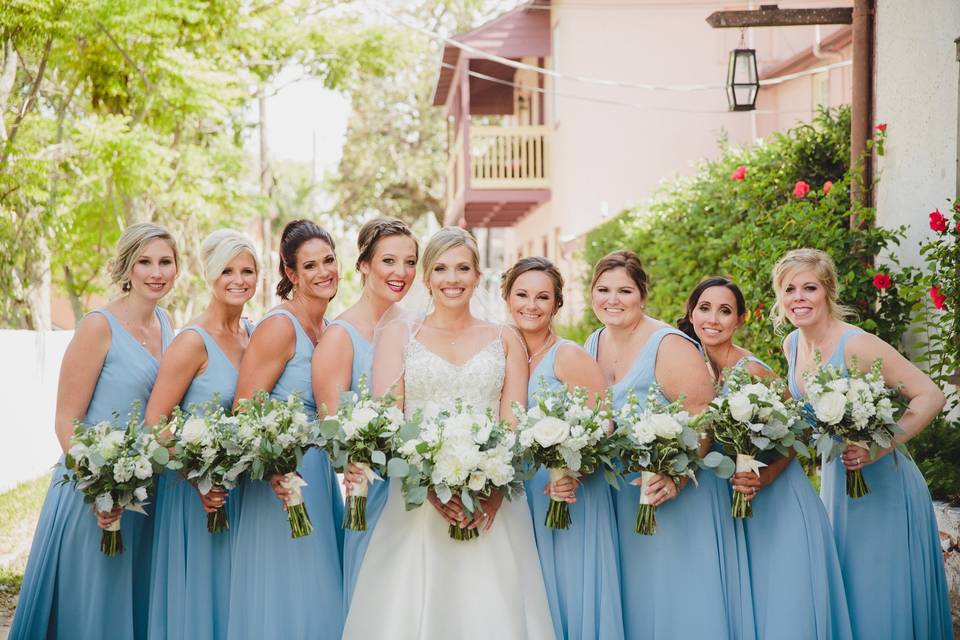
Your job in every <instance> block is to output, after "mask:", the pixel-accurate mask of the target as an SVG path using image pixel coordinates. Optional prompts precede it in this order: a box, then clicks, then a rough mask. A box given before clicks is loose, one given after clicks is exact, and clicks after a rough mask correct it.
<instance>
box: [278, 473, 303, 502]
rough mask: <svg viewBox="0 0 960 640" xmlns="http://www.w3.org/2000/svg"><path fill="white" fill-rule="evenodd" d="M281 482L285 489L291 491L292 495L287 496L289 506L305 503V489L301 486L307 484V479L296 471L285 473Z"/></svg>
mask: <svg viewBox="0 0 960 640" xmlns="http://www.w3.org/2000/svg"><path fill="white" fill-rule="evenodd" d="M280 484H281V485H283V488H284V489H287V490H289V491H290V497H289V498H287V506H288V507H295V506H297V505H298V504H303V491H301V488H302V487H305V486H307V481H306V480H304V479H303V478H301V477H300V476H299V475H297V472H296V471H291V472H290V473H287V474H285V475H284V476H283V480H281V481H280Z"/></svg>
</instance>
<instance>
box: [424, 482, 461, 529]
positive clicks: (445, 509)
mask: <svg viewBox="0 0 960 640" xmlns="http://www.w3.org/2000/svg"><path fill="white" fill-rule="evenodd" d="M427 500H429V501H430V504H432V505H433V508H434V509H436V510H437V511H439V512H440V515H441V516H443V519H444V520H446V521H447V524H456V525H462V524H463V521H464V520H465V519H466V516H465V515H464V513H463V503H462V502H460V496H453V497H452V498H450V500H448V501H447V503H446V504H444V503H443V502H441V501H440V498H438V497H437V494H436V492H435V491H434V490H433V489H430V490H429V491H428V492H427Z"/></svg>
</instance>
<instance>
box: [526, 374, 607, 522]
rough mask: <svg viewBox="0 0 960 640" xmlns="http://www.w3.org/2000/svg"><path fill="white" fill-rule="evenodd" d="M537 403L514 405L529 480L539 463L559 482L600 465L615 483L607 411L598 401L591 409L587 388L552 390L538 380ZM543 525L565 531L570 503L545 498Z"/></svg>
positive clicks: (551, 479)
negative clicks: (527, 406) (545, 509)
mask: <svg viewBox="0 0 960 640" xmlns="http://www.w3.org/2000/svg"><path fill="white" fill-rule="evenodd" d="M536 398H537V403H536V404H535V405H534V406H533V407H530V408H529V409H527V408H524V407H521V406H520V405H518V404H514V405H513V412H514V415H516V416H517V429H518V431H519V439H520V448H521V452H522V456H523V459H524V463H525V466H526V467H528V468H529V471H528V473H527V474H526V475H530V476H532V475H533V474H534V473H536V471H537V469H538V468H539V467H540V465H543V466H545V467H546V468H547V473H548V474H549V476H550V482H557V481H558V480H561V479H563V478H574V479H577V478H579V477H580V476H581V475H586V474H590V473H593V472H594V471H596V470H598V469H599V468H600V467H601V465H605V466H606V469H605V471H606V472H607V473H608V474H609V476H608V480H611V478H613V479H612V481H611V483H612V484H614V485H615V484H616V480H615V478H614V477H613V474H612V472H611V471H609V469H610V468H612V466H613V463H612V460H611V449H610V447H611V441H610V440H609V439H608V438H607V432H608V430H609V426H610V412H609V411H608V410H607V409H606V406H605V405H604V403H603V402H602V401H601V399H600V398H599V397H597V398H594V403H593V407H591V405H590V402H589V398H588V394H587V391H586V389H583V388H582V387H577V388H576V389H573V390H572V391H571V390H568V389H567V388H562V389H557V390H554V391H551V390H549V389H548V388H547V385H546V383H545V382H543V381H541V385H540V390H539V391H538V392H537V395H536ZM544 525H545V526H547V527H549V528H551V529H567V528H569V527H570V525H571V520H570V505H568V504H567V503H566V502H565V501H563V500H561V499H559V498H555V497H553V496H550V506H549V507H548V509H547V516H546V520H545V522H544Z"/></svg>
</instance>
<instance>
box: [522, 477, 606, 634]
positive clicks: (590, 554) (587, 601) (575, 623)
mask: <svg viewBox="0 0 960 640" xmlns="http://www.w3.org/2000/svg"><path fill="white" fill-rule="evenodd" d="M549 481H550V476H549V474H548V473H547V470H546V468H543V467H541V468H540V470H539V471H537V473H536V475H535V476H534V477H533V478H531V479H530V480H529V481H527V482H526V483H525V484H526V490H527V502H528V504H529V506H530V513H531V515H532V517H533V531H534V534H535V536H536V540H537V552H538V553H539V555H540V568H541V570H542V571H543V580H544V584H545V586H546V590H547V601H548V603H549V604H550V615H551V617H552V618H553V628H554V633H555V635H556V637H557V638H563V639H565V640H580V639H583V640H586V639H590V638H603V639H604V640H606V639H608V638H609V639H610V640H616V639H617V638H623V637H624V634H623V616H622V615H621V612H620V575H619V571H618V566H619V564H618V562H619V561H618V558H617V555H618V554H617V532H616V520H615V518H614V514H613V499H612V497H611V496H610V486H609V485H608V484H607V481H606V480H605V479H604V477H603V473H602V472H599V473H594V474H592V475H589V476H587V477H586V478H585V479H584V480H583V482H582V483H581V484H580V486H579V487H578V488H577V501H576V502H575V503H573V504H571V505H569V507H570V519H571V524H570V528H569V529H549V528H547V527H546V526H544V522H546V517H547V509H548V508H549V506H550V497H549V496H546V495H544V493H543V490H544V487H546V486H547V483H548V482H549Z"/></svg>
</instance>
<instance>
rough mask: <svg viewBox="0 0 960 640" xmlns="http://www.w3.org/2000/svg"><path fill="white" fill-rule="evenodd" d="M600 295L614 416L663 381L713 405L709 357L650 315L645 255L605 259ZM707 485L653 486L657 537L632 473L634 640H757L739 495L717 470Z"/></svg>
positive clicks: (627, 623) (628, 539)
mask: <svg viewBox="0 0 960 640" xmlns="http://www.w3.org/2000/svg"><path fill="white" fill-rule="evenodd" d="M590 290H591V298H592V304H593V310H594V313H596V315H597V317H598V318H599V319H600V321H601V322H602V323H603V324H604V326H603V327H602V328H601V329H598V330H597V331H595V332H594V333H593V334H592V335H591V336H590V338H589V339H588V340H587V351H588V352H590V354H591V355H592V356H593V357H594V358H595V359H596V360H597V362H599V363H600V369H601V371H603V375H604V378H605V381H606V383H607V384H608V385H610V391H611V393H612V399H613V408H614V410H618V409H619V408H620V407H622V406H623V404H624V402H625V401H626V399H627V396H628V393H629V392H630V391H633V392H634V393H635V394H636V395H637V397H638V398H640V400H641V401H643V400H645V399H646V397H647V393H648V392H649V390H650V388H651V386H652V385H654V384H657V385H659V387H660V389H661V393H660V398H659V402H661V403H663V404H666V403H667V402H671V401H675V400H677V399H678V398H680V397H683V398H684V407H685V408H686V409H687V411H689V412H690V413H693V414H696V413H699V412H700V411H702V410H703V409H704V408H706V406H707V405H708V404H709V403H710V400H711V399H712V398H713V384H712V382H711V380H710V376H709V374H708V372H707V369H706V367H705V366H704V364H703V358H702V357H701V355H700V352H699V351H698V350H697V348H696V346H695V345H694V343H693V341H692V340H690V339H689V338H688V337H687V336H686V335H684V334H683V333H681V332H680V331H678V330H677V329H674V328H673V327H671V326H669V325H666V324H664V323H663V322H661V321H660V320H656V319H654V318H650V317H649V316H647V315H646V314H645V313H644V308H645V306H646V300H647V275H646V273H645V272H644V270H643V268H642V266H641V265H640V260H639V259H638V258H637V256H636V254H634V253H633V252H631V251H614V252H613V253H610V254H608V255H607V256H605V257H604V258H602V259H601V260H600V261H599V262H598V263H597V265H596V266H595V267H594V271H593V281H592V283H591V286H590ZM706 444H707V443H704V446H706ZM697 480H698V484H696V485H694V484H686V483H681V485H680V487H677V486H676V485H674V483H673V482H672V481H670V480H669V479H668V478H666V477H664V476H658V477H656V478H655V479H654V480H653V481H651V483H650V485H649V488H648V489H647V494H648V495H650V496H651V497H652V500H653V504H654V505H656V506H657V532H656V534H655V535H652V536H643V535H639V534H637V533H636V532H635V531H634V521H635V519H636V514H637V506H638V504H639V500H640V488H639V487H638V486H637V485H639V483H640V479H639V474H632V475H631V476H628V483H627V484H626V485H625V486H622V487H621V488H620V490H619V491H618V492H617V493H616V495H615V497H614V509H615V512H616V516H617V529H618V536H619V547H620V575H621V588H620V590H621V594H622V601H623V618H624V619H623V622H624V630H625V631H626V637H627V638H631V639H632V640H635V639H640V638H657V639H661V638H752V637H753V636H754V633H753V613H752V611H751V610H750V598H749V591H748V590H747V589H748V585H747V584H743V582H744V581H743V580H741V579H740V576H739V574H738V571H739V567H738V557H737V549H736V539H735V535H734V530H733V522H732V518H731V517H730V506H729V504H730V502H729V501H730V498H729V489H728V488H727V486H726V483H724V482H723V481H722V480H720V479H719V478H717V477H716V476H715V475H714V474H713V473H710V472H702V471H701V472H699V473H697ZM724 501H726V502H724ZM741 590H743V593H741Z"/></svg>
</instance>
